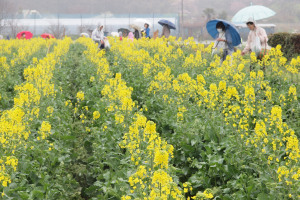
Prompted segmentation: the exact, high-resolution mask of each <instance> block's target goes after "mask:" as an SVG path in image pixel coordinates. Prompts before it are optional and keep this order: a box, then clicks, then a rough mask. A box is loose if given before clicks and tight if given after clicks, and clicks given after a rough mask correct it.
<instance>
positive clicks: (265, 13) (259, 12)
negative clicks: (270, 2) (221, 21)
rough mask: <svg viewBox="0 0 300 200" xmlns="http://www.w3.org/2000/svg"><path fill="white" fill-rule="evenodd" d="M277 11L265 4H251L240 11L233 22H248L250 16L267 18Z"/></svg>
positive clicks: (256, 18) (258, 18) (255, 18)
mask: <svg viewBox="0 0 300 200" xmlns="http://www.w3.org/2000/svg"><path fill="white" fill-rule="evenodd" d="M275 14H276V13H275V12H274V11H273V10H271V9H270V8H267V7H265V6H259V5H251V6H248V7H246V8H243V9H241V10H240V11H238V12H237V13H236V14H235V15H234V16H233V18H232V20H231V21H232V22H235V23H239V22H246V21H247V20H248V19H249V18H250V17H252V18H253V19H254V20H260V19H266V18H269V17H272V16H274V15H275Z"/></svg>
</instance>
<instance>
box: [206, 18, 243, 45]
mask: <svg viewBox="0 0 300 200" xmlns="http://www.w3.org/2000/svg"><path fill="white" fill-rule="evenodd" d="M218 22H223V24H224V25H225V29H226V30H229V32H230V34H231V37H232V45H233V46H237V45H239V44H241V36H240V34H239V31H238V30H237V29H236V28H235V26H234V25H233V24H231V23H230V22H228V21H225V20H222V19H215V20H211V21H209V22H207V24H206V29H207V32H208V33H209V34H210V35H211V36H212V37H213V38H214V39H217V37H218V34H219V33H218V31H217V28H216V25H217V23H218Z"/></svg>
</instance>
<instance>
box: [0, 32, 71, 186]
mask: <svg viewBox="0 0 300 200" xmlns="http://www.w3.org/2000/svg"><path fill="white" fill-rule="evenodd" d="M34 41H35V42H41V43H44V42H43V41H42V40H39V41H36V40H33V42H34ZM27 44H28V43H27ZM29 44H30V43H29ZM70 44H71V39H70V38H66V39H65V40H62V41H60V42H58V43H57V46H55V47H54V51H53V52H51V53H49V54H48V55H47V56H46V57H45V58H43V59H41V60H39V61H35V65H34V66H28V68H26V69H25V70H24V78H25V82H24V83H22V84H20V85H17V86H16V87H15V91H16V93H17V95H16V97H15V98H14V106H13V108H11V109H9V110H5V111H4V112H3V113H2V114H1V116H0V140H1V144H0V145H1V157H0V183H1V185H2V187H7V186H8V184H9V183H11V179H10V174H11V173H13V172H15V171H16V170H17V164H18V157H17V156H18V153H17V152H16V149H17V148H23V149H24V150H26V148H27V147H26V141H27V140H28V138H29V136H30V134H31V131H30V129H29V126H30V123H31V121H33V118H34V117H38V116H39V111H40V109H39V105H40V101H41V98H42V97H49V96H51V97H53V96H54V95H55V91H54V85H53V84H52V83H51V79H52V77H53V70H55V65H56V64H57V63H59V60H60V58H61V57H62V56H63V55H65V54H66V53H67V52H68V50H69V45H70ZM26 49H27V50H28V52H29V50H30V49H31V47H30V46H26ZM38 49H39V48H38V47H37V46H34V47H33V49H31V50H32V51H36V50H38ZM24 51H25V50H24V49H23V52H24ZM25 52H26V51H25ZM25 57H26V56H25ZM25 57H24V58H25ZM24 58H23V57H21V58H19V59H18V61H20V62H21V61H23V60H24ZM51 110H52V109H51V108H49V107H48V112H49V111H50V112H51ZM38 134H39V136H38V137H37V140H44V139H46V137H47V136H48V135H49V134H51V124H50V123H49V122H47V121H43V122H42V124H41V127H40V130H39V131H38Z"/></svg>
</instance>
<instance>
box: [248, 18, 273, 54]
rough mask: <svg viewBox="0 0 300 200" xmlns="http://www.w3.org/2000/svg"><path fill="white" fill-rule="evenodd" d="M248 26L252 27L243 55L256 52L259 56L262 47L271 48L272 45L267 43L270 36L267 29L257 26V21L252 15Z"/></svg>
mask: <svg viewBox="0 0 300 200" xmlns="http://www.w3.org/2000/svg"><path fill="white" fill-rule="evenodd" d="M246 24H247V26H248V28H249V29H250V32H249V35H248V39H247V44H246V47H245V48H244V50H243V51H242V55H245V54H246V53H250V52H255V53H256V55H257V56H260V55H259V54H260V53H261V50H262V49H265V50H269V49H270V47H269V45H268V44H267V42H268V36H267V33H266V31H265V29H263V28H261V27H259V26H256V24H255V21H254V19H253V18H252V17H250V18H249V19H248V20H247V22H246Z"/></svg>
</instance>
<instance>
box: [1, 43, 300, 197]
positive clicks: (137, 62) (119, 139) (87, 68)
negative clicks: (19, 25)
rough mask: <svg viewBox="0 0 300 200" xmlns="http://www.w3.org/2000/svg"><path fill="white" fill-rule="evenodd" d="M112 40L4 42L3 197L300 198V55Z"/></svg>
mask: <svg viewBox="0 0 300 200" xmlns="http://www.w3.org/2000/svg"><path fill="white" fill-rule="evenodd" d="M109 40H110V43H111V48H110V49H106V50H102V51H99V49H98V48H97V45H96V44H95V43H94V42H93V41H92V40H90V39H89V38H80V39H78V40H76V41H72V40H71V39H70V38H67V37H66V38H65V39H63V40H56V39H51V40H44V39H32V40H10V41H6V40H1V41H0V77H1V79H0V82H1V84H0V153H1V154H0V198H1V199H24V200H25V199H100V200H102V199H111V200H114V199H115V200H117V199H120V200H130V199H137V200H169V199H170V200H171V199H174V200H175V199H179V200H183V199H190V200H191V199H196V200H205V199H215V200H218V199H222V200H223V199H224V200H231V199H258V200H274V199H279V200H282V199H299V198H300V181H299V179H300V148H299V137H300V129H299V127H300V119H299V116H300V106H299V100H298V99H299V68H300V56H299V57H297V58H292V59H290V60H288V59H286V58H285V57H284V55H283V54H282V52H281V47H280V46H277V47H275V48H272V49H271V50H270V53H269V54H268V55H266V56H265V57H264V58H263V59H262V60H258V59H257V58H256V56H255V55H254V54H251V55H250V56H245V57H242V56H241V54H240V50H237V52H235V53H233V55H232V56H228V57H227V59H226V60H225V61H224V62H221V59H220V57H219V56H218V55H215V56H212V55H211V50H212V47H213V44H210V45H203V44H198V43H196V42H195V41H194V39H193V38H188V39H186V40H182V39H181V38H175V37H170V38H169V39H165V38H158V39H156V40H153V39H145V38H142V39H139V40H134V41H131V40H127V39H126V38H124V39H123V40H122V41H120V40H119V39H118V38H113V37H111V38H109ZM250 69H251V70H250Z"/></svg>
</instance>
